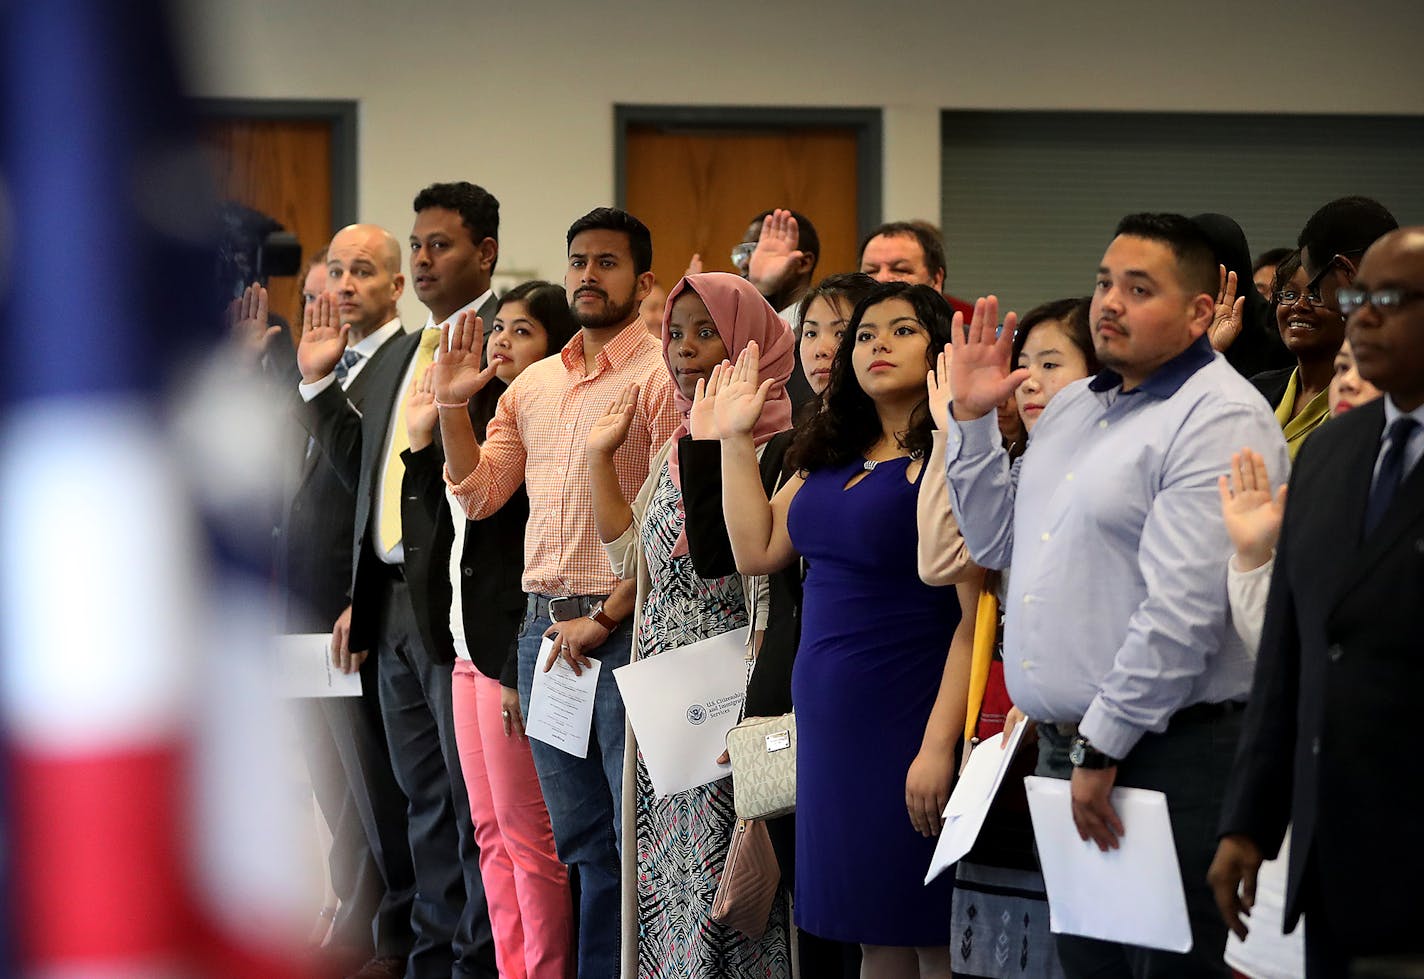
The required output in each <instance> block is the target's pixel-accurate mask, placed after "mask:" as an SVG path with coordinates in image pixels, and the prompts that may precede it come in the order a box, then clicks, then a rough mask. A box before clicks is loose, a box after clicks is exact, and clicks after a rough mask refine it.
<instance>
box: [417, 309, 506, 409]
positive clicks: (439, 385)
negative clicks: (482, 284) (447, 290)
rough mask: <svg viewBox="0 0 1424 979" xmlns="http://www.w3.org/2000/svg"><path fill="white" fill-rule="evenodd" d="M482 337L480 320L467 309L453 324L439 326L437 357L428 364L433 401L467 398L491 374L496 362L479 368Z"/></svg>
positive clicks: (482, 322)
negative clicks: (432, 383) (433, 393)
mask: <svg viewBox="0 0 1424 979" xmlns="http://www.w3.org/2000/svg"><path fill="white" fill-rule="evenodd" d="M484 338H485V324H484V320H482V319H480V318H479V317H478V316H476V315H475V314H474V313H473V312H471V311H470V310H465V312H463V313H461V314H460V315H459V318H457V319H456V320H455V322H454V323H446V324H445V325H444V326H442V327H441V328H440V356H439V357H438V358H437V359H436V361H435V363H434V364H433V365H432V366H431V371H432V372H433V380H434V390H435V400H436V401H439V402H441V403H443V404H459V403H460V402H462V401H469V400H470V399H471V398H473V397H474V396H475V395H476V394H479V393H480V391H482V390H483V389H484V387H485V385H486V384H488V383H489V382H490V378H492V377H494V372H495V366H496V365H494V364H491V365H490V366H488V367H485V368H483V369H481V367H480V355H481V353H482V352H483V351H484Z"/></svg>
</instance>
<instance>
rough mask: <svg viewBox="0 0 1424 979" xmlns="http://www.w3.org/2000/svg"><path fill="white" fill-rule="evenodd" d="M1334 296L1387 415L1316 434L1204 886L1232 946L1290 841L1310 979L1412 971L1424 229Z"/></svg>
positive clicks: (1372, 410) (1423, 533) (1420, 807)
mask: <svg viewBox="0 0 1424 979" xmlns="http://www.w3.org/2000/svg"><path fill="white" fill-rule="evenodd" d="M1321 267H1322V268H1323V265H1322V266H1321ZM1330 280H1331V275H1330V273H1329V271H1328V270H1326V272H1325V274H1324V275H1323V276H1322V282H1321V285H1320V288H1321V289H1322V290H1326V289H1333V290H1335V291H1336V298H1337V300H1338V303H1339V306H1340V310H1341V312H1343V313H1346V314H1347V315H1348V317H1349V319H1348V323H1347V327H1346V329H1347V333H1348V335H1349V339H1350V345H1351V347H1352V348H1353V349H1354V353H1355V358H1356V361H1357V363H1358V365H1359V370H1360V374H1361V375H1362V376H1363V377H1365V378H1367V379H1368V380H1369V381H1371V382H1372V383H1373V384H1374V385H1375V386H1376V387H1378V388H1379V389H1380V390H1381V391H1383V392H1384V394H1385V397H1383V398H1380V399H1378V400H1376V401H1374V402H1371V403H1370V404H1367V405H1364V406H1361V407H1359V408H1357V409H1355V410H1353V411H1351V412H1348V413H1347V414H1345V415H1342V416H1340V417H1339V418H1336V419H1334V420H1332V421H1329V422H1327V423H1326V424H1324V425H1322V426H1321V427H1320V428H1319V429H1318V430H1316V432H1315V433H1314V434H1312V435H1311V437H1310V439H1309V440H1308V441H1307V442H1306V443H1305V445H1304V446H1303V447H1302V448H1301V451H1300V454H1299V456H1298V458H1297V462H1296V466H1295V471H1294V473H1293V475H1292V477H1291V484H1290V492H1289V495H1288V498H1287V499H1288V502H1287V504H1286V510H1285V519H1284V523H1283V526H1282V530H1281V537H1280V543H1279V545H1278V547H1277V554H1276V559H1275V568H1274V571H1273V573H1272V578H1271V590H1270V598H1269V600H1268V602H1267V607H1266V622H1265V630H1264V633H1263V636H1262V640H1261V651H1260V656H1259V659H1258V661H1257V665H1256V676H1255V684H1254V689H1253V691H1252V694H1251V702H1250V706H1249V707H1248V709H1247V712H1246V718H1245V726H1244V730H1243V732H1242V737H1241V744H1240V749H1239V751H1238V754H1237V759H1236V766H1235V770H1234V773H1233V776H1232V780H1231V784H1230V788H1229V791H1228V793H1227V796H1226V802H1225V805H1224V807H1223V813H1222V819H1221V834H1222V839H1221V843H1220V846H1219V848H1218V850H1217V855H1216V860H1215V862H1214V863H1213V864H1212V868H1211V873H1210V879H1211V882H1212V886H1213V888H1214V890H1215V892H1216V899H1217V904H1218V905H1219V906H1220V908H1221V912H1222V915H1223V917H1225V918H1226V921H1227V924H1228V925H1230V926H1231V928H1232V930H1234V931H1235V932H1236V933H1237V934H1238V935H1243V936H1244V934H1245V932H1246V927H1245V925H1244V924H1243V923H1242V919H1241V913H1242V912H1243V911H1249V910H1250V907H1251V903H1252V900H1253V897H1254V892H1255V883H1256V872H1257V869H1258V868H1259V867H1260V865H1261V862H1262V859H1263V857H1264V856H1273V855H1274V854H1275V853H1276V852H1277V851H1278V849H1279V848H1280V845H1281V840H1282V837H1283V835H1284V834H1285V830H1286V825H1287V823H1291V824H1292V826H1293V829H1292V831H1291V832H1292V842H1291V849H1290V861H1289V873H1288V877H1287V892H1286V917H1285V924H1286V927H1287V928H1293V927H1294V925H1295V922H1296V920H1297V918H1298V917H1299V916H1300V915H1301V914H1302V913H1304V914H1305V916H1306V919H1307V924H1306V935H1305V947H1306V975H1307V977H1309V979H1334V977H1341V979H1343V977H1345V976H1347V975H1349V974H1350V971H1349V970H1350V967H1351V963H1352V961H1355V960H1357V959H1359V958H1361V957H1364V956H1377V955H1398V954H1413V955H1420V954H1421V953H1424V911H1421V907H1422V906H1421V903H1420V900H1419V893H1418V891H1419V881H1420V880H1424V846H1421V844H1420V842H1419V840H1418V839H1417V837H1416V833H1417V826H1418V823H1419V819H1420V814H1421V812H1424V781H1421V780H1420V779H1419V777H1418V740H1419V733H1418V723H1417V720H1416V716H1415V711H1417V710H1418V709H1419V704H1420V702H1421V700H1424V656H1421V651H1424V643H1422V642H1421V634H1420V628H1419V612H1420V609H1421V608H1424V465H1421V464H1420V457H1421V456H1424V228H1421V227H1415V228H1404V229H1401V230H1398V231H1394V232H1391V233H1389V234H1387V235H1385V236H1384V237H1382V238H1380V239H1379V240H1378V241H1377V242H1375V244H1374V245H1372V246H1371V247H1370V249H1369V250H1368V251H1367V252H1366V253H1365V255H1364V258H1363V259H1362V260H1361V261H1360V264H1359V268H1358V272H1357V273H1356V274H1355V276H1354V281H1353V283H1351V284H1349V285H1344V284H1339V283H1332V282H1331V281H1330ZM1371 974H1374V973H1371ZM1379 974H1381V975H1383V974H1385V973H1379ZM1389 974H1395V973H1389ZM1411 974H1412V973H1411Z"/></svg>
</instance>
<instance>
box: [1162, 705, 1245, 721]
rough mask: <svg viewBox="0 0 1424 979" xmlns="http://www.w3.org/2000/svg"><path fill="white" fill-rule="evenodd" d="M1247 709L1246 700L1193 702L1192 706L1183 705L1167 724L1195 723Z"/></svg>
mask: <svg viewBox="0 0 1424 979" xmlns="http://www.w3.org/2000/svg"><path fill="white" fill-rule="evenodd" d="M1245 709H1246V701H1244V700H1222V701H1218V702H1217V703H1214V704H1208V703H1200V704H1192V705H1191V706H1190V707H1183V708H1182V709H1181V710H1179V711H1177V712H1176V713H1175V714H1173V715H1172V718H1171V720H1169V721H1168V722H1167V724H1168V726H1169V727H1170V726H1171V725H1173V724H1195V723H1198V722H1200V721H1214V720H1216V719H1217V718H1218V717H1228V716H1230V715H1232V714H1235V713H1237V712H1238V711H1243V710H1245Z"/></svg>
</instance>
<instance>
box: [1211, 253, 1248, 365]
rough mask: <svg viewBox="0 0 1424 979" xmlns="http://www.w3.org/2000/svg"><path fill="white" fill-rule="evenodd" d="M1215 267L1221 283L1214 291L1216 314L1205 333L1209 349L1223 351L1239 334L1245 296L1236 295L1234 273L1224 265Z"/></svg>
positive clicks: (1244, 306)
mask: <svg viewBox="0 0 1424 979" xmlns="http://www.w3.org/2000/svg"><path fill="white" fill-rule="evenodd" d="M1217 267H1218V268H1219V269H1220V270H1221V285H1220V287H1219V288H1218V289H1217V291H1216V314H1215V315H1214V316H1213V318H1212V321H1211V326H1209V327H1207V331H1206V333H1207V339H1208V340H1209V341H1210V342H1211V349H1213V350H1220V351H1222V352H1225V351H1227V350H1230V349H1231V345H1232V344H1233V343H1235V342H1236V338H1237V337H1239V336H1240V335H1241V324H1242V320H1241V312H1242V310H1244V309H1245V308H1246V297H1245V296H1242V297H1241V298H1239V299H1238V298H1237V297H1236V273H1235V272H1228V271H1226V266H1225V265H1220V266H1217Z"/></svg>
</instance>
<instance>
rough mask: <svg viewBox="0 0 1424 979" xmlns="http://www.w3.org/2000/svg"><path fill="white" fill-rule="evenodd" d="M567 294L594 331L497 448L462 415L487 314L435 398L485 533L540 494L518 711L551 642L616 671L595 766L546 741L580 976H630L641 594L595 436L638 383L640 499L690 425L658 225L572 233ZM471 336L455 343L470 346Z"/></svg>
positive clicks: (611, 218)
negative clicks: (614, 545) (655, 297)
mask: <svg viewBox="0 0 1424 979" xmlns="http://www.w3.org/2000/svg"><path fill="white" fill-rule="evenodd" d="M568 255H569V259H568V271H567V272H566V273H565V276H564V285H565V287H566V289H567V290H568V295H569V306H570V308H571V309H572V311H573V314H574V319H575V320H577V321H578V323H579V326H580V327H581V329H580V331H579V332H578V333H577V334H575V335H574V338H573V339H572V340H570V341H569V343H568V344H567V345H566V346H565V347H564V349H563V350H561V351H559V353H558V355H557V356H553V357H548V358H546V359H544V360H541V361H539V362H538V363H536V364H535V365H533V366H532V367H529V368H528V369H526V370H525V371H524V373H522V374H520V375H519V377H518V378H516V379H515V381H514V383H513V384H511V385H510V386H509V388H508V390H506V391H505V392H504V394H503V395H502V396H501V397H500V399H499V407H498V409H497V410H496V414H495V417H494V420H493V421H491V422H490V424H489V428H488V431H487V434H486V438H485V441H484V444H483V445H480V444H478V443H477V442H476V440H475V435H474V430H473V428H472V427H471V424H470V419H469V414H468V413H467V412H466V411H465V409H464V408H463V407H462V404H463V403H464V402H465V401H467V400H468V399H469V398H470V397H472V396H473V395H475V394H477V393H479V391H480V390H481V389H482V388H483V387H484V385H485V384H486V383H488V380H489V378H490V377H491V376H492V375H493V372H492V371H491V370H484V371H481V370H480V366H479V365H480V351H481V347H482V345H483V336H482V328H483V324H481V323H480V322H479V320H477V319H476V317H474V315H473V314H466V315H465V316H463V317H462V318H461V321H460V328H459V329H458V330H452V331H451V332H452V339H451V344H450V346H451V350H450V352H449V353H448V354H446V355H442V358H441V360H440V361H439V362H437V364H436V366H435V398H436V403H437V404H438V405H439V406H440V429H441V434H442V437H443V440H444V444H445V453H446V469H447V475H446V478H447V479H449V481H450V484H451V487H452V488H453V490H454V493H455V496H456V497H457V498H458V499H459V500H460V502H461V504H462V505H463V506H464V508H465V513H466V515H467V516H469V518H470V519H472V520H479V519H483V518H485V517H488V516H489V515H490V514H492V513H494V512H495V511H497V510H498V509H499V508H500V507H501V506H503V505H504V503H505V501H507V500H508V499H509V497H510V496H511V494H513V493H514V491H515V489H517V488H518V487H519V486H520V485H521V484H523V485H524V487H525V489H526V490H527V492H528V494H529V511H530V515H529V525H528V528H527V530H526V531H525V535H524V577H523V582H522V584H523V587H524V590H525V591H526V592H528V593H529V600H528V611H527V614H526V617H525V620H524V628H523V631H522V632H521V634H520V639H519V697H520V701H521V706H522V707H523V709H524V711H525V713H526V714H527V713H528V710H529V694H530V689H531V687H532V684H533V677H534V671H535V670H536V669H545V668H546V664H545V663H543V662H537V660H538V658H539V656H538V654H539V647H540V645H541V643H542V642H543V640H544V638H545V637H548V638H550V639H552V640H553V642H554V650H555V653H556V654H557V655H559V656H562V657H563V658H564V659H565V660H566V661H568V662H569V664H570V665H572V666H573V667H574V669H575V670H576V671H577V670H581V669H582V668H583V667H584V666H586V665H588V656H590V655H593V656H596V657H598V659H600V660H601V661H602V664H603V668H602V671H601V672H600V673H599V677H598V690H597V694H596V698H595V702H594V711H593V726H592V730H591V731H590V734H589V747H588V754H587V757H585V758H578V757H575V756H573V755H570V754H567V753H565V752H563V751H561V750H559V749H558V748H554V747H552V746H550V745H546V744H543V743H542V742H539V741H531V743H530V747H531V749H532V750H533V753H534V766H535V769H536V770H537V771H538V774H539V783H540V786H541V788H542V789H543V792H544V801H545V802H546V803H547V804H548V807H549V818H550V822H551V824H552V826H553V830H554V842H555V844H556V845H557V847H558V851H559V859H561V860H563V861H564V862H565V863H566V864H569V865H571V866H575V867H577V868H578V873H579V887H580V907H579V949H578V974H579V976H580V979H612V977H614V976H616V975H617V974H618V969H619V956H618V935H619V908H620V880H621V874H620V862H619V851H618V842H617V841H618V827H619V823H620V820H621V818H622V811H621V810H622V790H623V749H624V712H623V702H622V700H621V698H620V697H619V695H618V689H617V686H616V684H615V682H614V679H613V670H614V669H616V668H617V667H619V666H623V665H624V664H626V663H627V662H628V659H629V655H630V652H631V646H632V636H633V630H632V628H631V626H630V624H629V623H628V622H627V617H628V616H629V615H630V614H631V613H632V610H633V600H634V591H635V586H636V583H635V582H633V581H621V580H619V579H618V578H617V577H615V576H614V574H613V571H612V568H611V567H610V566H609V564H608V556H607V554H606V553H605V552H604V549H603V545H602V543H601V542H600V541H599V537H598V533H597V530H596V528H595V526H594V521H593V507H592V497H591V494H590V492H589V470H588V461H587V454H586V451H585V443H586V442H587V439H588V433H589V429H590V428H591V427H592V425H593V423H594V422H595V421H597V420H598V419H599V418H601V417H602V416H603V414H604V412H605V411H607V409H608V406H609V405H610V404H612V403H613V401H614V400H615V399H616V398H617V397H618V396H619V395H620V394H622V393H623V391H624V390H625V389H627V388H628V387H629V386H630V385H635V384H636V385H637V386H638V391H639V394H638V399H637V404H636V405H635V408H634V419H633V423H632V429H631V431H630V433H629V435H628V440H627V441H626V442H625V443H624V444H623V446H622V448H620V449H619V450H618V453H617V455H616V456H615V461H614V464H615V468H616V469H617V472H618V481H619V484H620V486H621V487H622V489H623V494H624V497H625V498H626V499H633V498H634V497H635V496H636V495H637V493H638V490H639V488H640V487H641V486H642V485H643V481H644V480H645V479H646V478H647V476H648V463H649V460H650V459H651V458H652V457H653V456H654V455H655V454H656V453H657V451H658V449H659V448H661V447H662V444H663V443H664V442H666V441H667V439H668V437H669V436H671V435H672V433H673V430H674V429H675V428H676V427H677V423H678V417H677V410H676V408H675V407H674V404H673V386H672V379H671V378H670V377H669V376H668V372H667V367H666V366H665V365H664V363H663V356H662V343H661V342H660V341H659V340H657V339H654V338H653V337H652V336H651V335H649V333H648V331H647V329H646V328H645V327H644V326H643V322H642V318H641V317H640V316H639V313H638V307H639V304H640V303H641V302H642V301H643V299H644V298H646V297H647V294H648V290H649V289H650V288H651V287H652V282H653V274H652V264H653V245H652V237H651V235H650V234H649V232H648V229H647V226H646V225H644V224H643V222H641V221H639V220H638V219H637V218H635V217H634V216H633V215H631V214H629V213H627V212H626V211H621V210H617V209H616V208H606V207H601V208H596V209H594V210H593V211H590V212H589V213H588V214H586V215H584V216H583V217H581V218H579V219H578V220H577V221H575V222H574V224H573V226H572V227H571V228H569V233H568ZM456 333H458V334H459V337H458V339H457V338H456V336H455V334H456Z"/></svg>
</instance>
